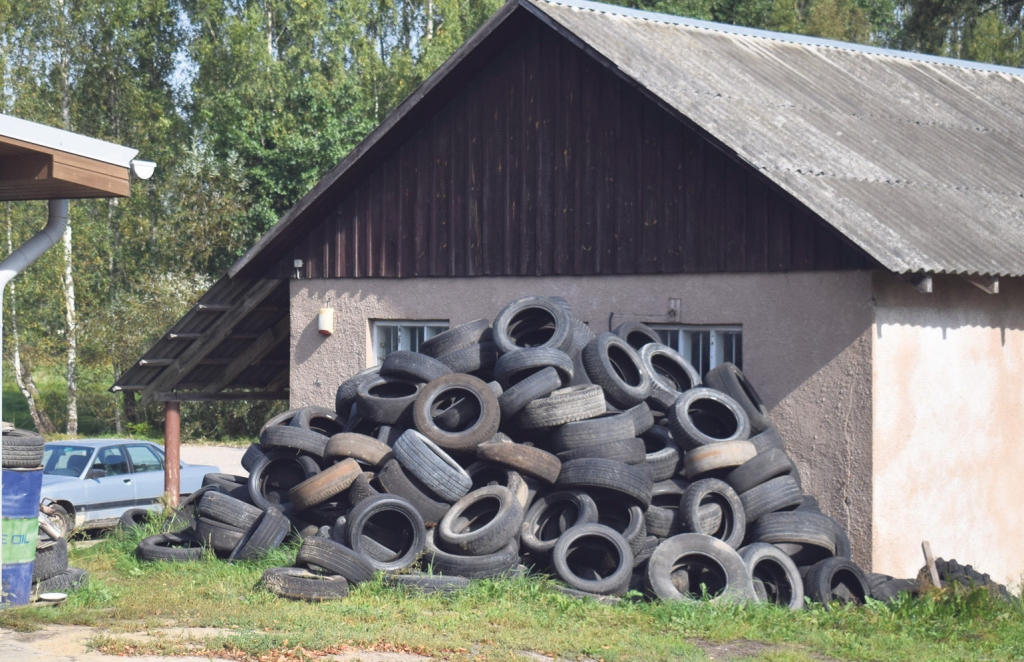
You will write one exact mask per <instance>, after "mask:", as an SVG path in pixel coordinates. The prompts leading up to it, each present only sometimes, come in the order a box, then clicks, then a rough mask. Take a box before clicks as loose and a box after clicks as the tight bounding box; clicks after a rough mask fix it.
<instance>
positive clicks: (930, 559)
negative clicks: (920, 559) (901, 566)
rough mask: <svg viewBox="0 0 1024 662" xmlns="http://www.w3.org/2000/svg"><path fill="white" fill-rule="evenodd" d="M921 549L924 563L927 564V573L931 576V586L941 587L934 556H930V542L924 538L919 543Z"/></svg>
mask: <svg viewBox="0 0 1024 662" xmlns="http://www.w3.org/2000/svg"><path fill="white" fill-rule="evenodd" d="M921 549H922V550H923V551H924V564H925V565H926V566H928V575H929V576H930V577H931V580H932V586H934V587H935V588H942V582H941V581H940V580H939V569H938V568H936V567H935V557H934V556H932V546H931V543H929V542H928V541H927V540H925V541H924V542H922V543H921Z"/></svg>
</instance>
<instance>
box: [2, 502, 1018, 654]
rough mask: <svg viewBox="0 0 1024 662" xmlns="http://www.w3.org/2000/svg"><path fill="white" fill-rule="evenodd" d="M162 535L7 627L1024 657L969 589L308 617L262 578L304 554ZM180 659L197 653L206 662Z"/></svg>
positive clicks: (473, 650)
mask: <svg viewBox="0 0 1024 662" xmlns="http://www.w3.org/2000/svg"><path fill="white" fill-rule="evenodd" d="M162 524H163V523H162V521H161V518H160V517H156V518H154V519H151V520H150V521H148V522H147V523H146V524H145V525H144V526H143V527H141V528H139V529H131V530H126V531H114V532H111V533H110V534H109V536H108V538H107V539H106V540H104V541H103V542H101V543H100V544H97V545H94V546H92V547H89V548H85V549H77V550H74V552H73V554H72V563H73V564H74V565H77V566H81V567H84V568H86V569H87V570H89V572H90V574H91V576H92V581H91V582H90V584H89V587H88V588H86V589H83V590H81V591H78V592H76V593H74V594H72V595H71V597H70V598H69V600H68V602H67V603H66V604H64V605H63V606H61V607H57V608H45V609H44V608H40V609H23V610H12V611H10V612H9V613H8V612H0V626H3V627H17V628H19V629H25V628H31V627H33V626H38V625H39V624H45V623H69V624H82V625H96V626H102V627H104V628H105V629H107V630H109V631H110V632H112V633H115V634H112V635H110V636H111V637H112V638H111V639H110V640H109V641H105V643H104V646H106V647H107V648H108V649H109V650H111V651H114V652H117V651H120V652H122V653H131V654H141V653H145V652H159V651H157V650H156V647H157V644H153V645H152V646H153V647H152V648H146V647H145V646H143V647H142V648H140V647H139V645H138V644H137V643H136V644H131V645H129V644H126V643H124V642H123V641H120V640H118V639H117V636H116V633H117V632H128V631H136V630H145V629H159V628H166V627H169V626H172V625H173V626H179V627H185V626H188V627H217V628H237V633H232V634H217V635H216V636H210V637H207V638H206V639H205V640H203V641H202V642H201V643H202V645H203V646H204V647H205V650H206V651H208V652H209V654H211V655H213V654H217V655H222V656H224V657H230V658H235V659H252V658H256V657H258V656H261V655H265V654H266V653H267V652H268V651H271V650H273V651H276V652H277V654H281V655H284V657H285V659H289V657H290V656H291V653H288V654H287V655H286V654H285V653H283V652H282V651H294V650H299V649H301V650H304V651H332V650H333V651H338V650H341V649H339V646H340V647H342V648H344V647H350V648H357V649H366V648H370V647H373V648H375V649H376V650H415V651H420V652H425V653H429V654H434V655H439V656H442V657H454V658H459V657H474V656H477V655H479V656H482V657H484V658H502V659H507V658H510V657H513V656H515V655H516V653H515V652H516V651H536V652H543V653H547V654H556V655H559V656H563V657H569V658H574V657H587V658H591V659H603V660H606V661H608V662H612V661H618V660H623V661H626V660H686V659H704V653H703V652H702V647H708V646H720V645H723V644H725V643H726V642H733V645H738V644H735V642H740V643H741V644H742V642H744V641H747V642H761V643H759V644H756V646H757V649H756V650H753V649H752V650H751V651H750V653H749V654H750V655H753V656H756V657H757V658H758V659H766V660H767V659H771V660H803V659H813V658H814V657H816V656H818V657H820V656H822V655H827V656H830V657H833V658H838V659H852V660H890V659H913V660H949V659H964V660H970V659H1021V658H1024V611H1022V608H1021V603H1020V601H1019V600H1017V599H1015V600H1012V601H1005V600H1000V599H995V598H992V597H991V596H989V594H988V593H987V592H986V591H984V590H982V589H973V590H971V589H965V588H962V587H958V588H954V589H948V590H944V591H936V592H933V593H929V594H927V595H925V596H923V597H921V598H918V599H912V598H909V597H906V596H904V597H902V598H900V599H899V600H897V601H896V602H895V603H893V604H892V605H885V604H882V603H878V602H871V603H869V604H868V605H866V606H863V607H853V606H838V605H836V606H833V608H832V610H831V611H826V610H825V609H823V608H821V607H820V606H817V605H812V606H810V607H809V608H808V609H806V610H805V611H802V612H797V613H792V612H789V611H787V610H784V609H781V608H777V607H773V606H768V605H757V604H714V603H707V602H695V603H678V602H677V603H667V602H650V603H647V602H632V601H629V600H624V601H623V602H622V603H620V604H619V605H615V606H611V605H605V604H600V603H597V602H593V601H589V600H578V599H576V598H571V597H568V596H566V595H563V594H561V593H559V592H557V591H554V590H553V589H552V586H553V582H552V581H551V580H550V579H547V578H543V577H540V578H538V577H531V578H508V579H495V580H487V581H477V582H472V583H471V585H470V587H469V588H468V589H466V590H464V591H458V592H454V593H449V594H444V593H431V594H423V593H420V592H418V591H417V590H415V589H412V588H407V587H406V588H403V587H399V588H395V587H390V586H388V585H386V584H384V582H383V581H381V580H380V579H378V580H375V581H372V582H367V583H364V584H361V585H359V586H357V587H354V588H353V590H352V592H351V594H350V596H349V597H348V598H347V599H345V600H339V601H336V602H327V603H319V604H310V603H304V602H292V601H288V600H284V599H280V598H277V597H276V596H274V595H272V594H270V593H269V592H267V591H265V590H263V589H261V588H260V587H259V580H260V577H261V576H262V573H263V570H264V569H266V568H268V567H273V566H280V565H291V564H293V563H294V560H295V554H296V551H297V545H296V544H295V543H292V544H289V545H286V546H284V547H282V548H280V549H278V550H275V551H274V552H273V553H272V554H270V555H268V556H267V557H266V558H264V559H261V560H259V561H254V562H242V563H233V564H229V563H226V562H224V561H222V560H217V559H215V558H214V557H213V556H212V554H208V555H206V556H204V557H203V558H202V559H201V560H200V561H197V562H193V563H146V562H142V561H139V560H138V559H137V558H136V556H135V553H134V552H135V546H136V545H137V544H138V541H139V540H140V539H141V538H142V537H143V536H145V535H151V534H153V533H157V532H159V531H160V530H161V527H162ZM119 642H120V643H119ZM167 645H168V644H167V643H166V642H163V643H161V644H159V646H163V647H166V646H167ZM751 645H752V646H754V644H751ZM460 651H462V652H460ZM165 652H166V651H165ZM180 652H181V653H182V654H184V653H185V652H189V654H193V655H194V654H196V653H195V649H194V648H189V649H188V651H185V650H184V649H182V650H181V651H180Z"/></svg>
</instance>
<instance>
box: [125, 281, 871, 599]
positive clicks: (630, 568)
mask: <svg viewBox="0 0 1024 662" xmlns="http://www.w3.org/2000/svg"><path fill="white" fill-rule="evenodd" d="M658 339H659V336H658V334H657V332H655V331H654V330H652V329H650V328H648V327H646V326H644V325H643V324H639V323H635V322H631V323H628V324H624V325H622V326H620V327H619V328H617V329H616V330H615V332H614V333H598V334H595V333H594V332H592V331H591V330H590V329H589V328H588V326H587V325H586V324H585V323H583V322H582V321H580V320H579V319H578V318H576V317H575V316H574V315H573V313H572V310H571V308H570V306H569V303H568V302H567V301H566V300H565V299H563V298H561V297H542V296H529V297H523V298H521V299H517V300H515V301H513V302H511V303H510V304H508V305H507V306H506V307H505V308H504V309H502V310H501V311H499V312H498V314H497V315H496V317H495V320H494V324H493V325H492V324H491V323H490V322H489V321H488V320H485V319H480V320H475V321H472V322H469V323H467V324H463V325H461V326H457V327H455V328H452V329H450V330H448V331H445V332H443V333H441V334H438V335H436V336H434V337H433V338H429V339H427V340H425V341H424V342H423V343H421V345H420V352H419V353H414V352H408V351H397V352H392V353H391V354H389V355H388V356H387V357H386V359H385V361H384V362H383V364H382V365H381V366H379V367H375V368H370V369H367V370H364V371H362V372H359V373H357V374H356V375H354V376H351V377H349V378H348V379H345V380H344V381H342V380H340V379H339V380H338V381H340V382H341V383H340V385H339V386H338V389H337V393H336V398H335V408H334V409H333V410H330V409H324V408H318V407H307V408H304V409H297V410H290V411H287V412H284V413H282V414H279V415H277V416H275V417H274V418H273V419H271V420H270V421H268V422H267V424H266V425H265V426H264V427H263V430H262V431H261V433H260V442H259V444H254V445H253V446H252V447H251V448H250V449H249V450H248V451H247V452H246V454H245V458H243V465H244V466H245V467H246V469H247V471H248V472H249V475H248V476H247V477H233V476H224V475H210V476H207V479H206V480H205V481H204V483H205V484H206V485H208V486H209V489H210V490H213V491H215V492H216V493H217V494H216V495H214V494H206V495H202V496H200V497H199V499H197V500H194V501H193V502H192V503H191V504H190V507H191V508H193V509H194V510H195V513H194V514H195V517H194V521H195V522H196V524H195V525H194V527H193V528H192V529H190V530H186V531H184V532H179V533H178V534H177V535H178V537H177V538H174V539H167V538H161V539H159V540H151V541H150V543H149V544H147V545H146V551H145V553H143V552H142V549H141V547H142V546H141V545H140V556H145V557H147V558H152V557H154V556H156V557H158V558H163V557H166V558H167V559H168V560H189V559H191V558H195V557H196V556H197V554H198V551H197V549H196V547H195V545H196V544H197V543H196V541H197V540H199V539H201V541H202V542H201V544H203V545H206V546H210V547H212V548H213V549H214V551H215V552H216V553H217V554H218V555H221V556H224V557H227V558H232V559H234V558H240V556H245V557H246V558H255V557H256V556H259V555H260V554H261V553H264V552H265V551H266V550H268V549H271V548H273V546H275V544H279V543H280V539H282V538H283V535H282V534H281V530H280V526H279V525H278V526H277V528H275V527H274V526H271V525H270V524H267V522H268V519H273V520H274V521H277V522H278V523H279V522H280V521H281V520H282V519H285V520H286V521H287V522H288V523H289V525H290V529H291V534H292V535H294V536H298V537H301V538H303V539H304V542H303V543H302V546H301V549H300V552H299V555H298V558H297V561H296V566H297V568H298V569H295V570H287V571H286V570H280V569H274V570H268V571H267V575H266V576H265V577H264V582H263V584H264V585H265V586H266V587H267V588H268V589H269V590H271V591H275V592H277V593H278V594H280V595H282V596H286V597H290V598H297V599H308V600H324V599H333V598H341V597H344V595H346V594H347V590H348V587H350V586H351V585H353V584H358V583H360V582H362V581H366V580H367V579H369V578H370V577H372V576H373V574H374V572H377V571H383V572H384V573H385V575H386V577H387V578H388V581H389V582H391V583H394V584H402V585H404V586H408V587H418V588H422V589H423V590H444V591H450V590H458V588H459V587H461V586H464V582H463V580H464V579H480V578H487V577H498V576H502V575H507V574H510V573H513V574H515V573H520V572H522V567H521V566H526V567H528V568H530V569H532V570H533V571H537V572H549V573H551V574H553V575H554V576H555V577H556V578H558V579H560V580H561V581H563V582H565V583H566V584H567V585H568V588H567V589H566V590H567V591H572V592H573V593H572V594H574V595H576V594H579V595H584V596H586V595H590V596H601V597H602V598H603V599H615V598H616V597H617V596H621V595H622V594H623V593H625V592H626V591H627V590H629V589H637V590H640V591H642V592H644V593H646V594H647V595H648V596H650V597H652V598H662V599H674V600H694V599H700V598H701V597H702V595H703V594H704V592H707V594H708V595H709V597H710V598H711V599H716V600H767V601H770V602H775V603H776V604H780V605H783V606H786V607H788V608H799V607H800V606H801V605H802V599H798V598H802V596H803V595H804V594H807V595H811V596H812V597H813V596H815V595H819V594H820V593H821V592H820V591H818V592H817V593H815V592H812V591H809V590H805V589H807V588H808V587H807V586H805V585H804V583H803V580H802V579H801V577H806V576H811V577H812V578H814V581H816V582H818V583H817V585H818V586H823V585H825V584H827V583H828V579H829V577H832V576H833V575H836V573H838V575H836V576H839V577H840V578H842V579H843V581H847V580H849V578H850V577H853V578H855V579H857V580H860V578H863V577H864V573H863V572H861V571H860V570H859V568H856V566H854V565H853V563H852V561H851V560H850V558H851V550H850V546H849V539H848V538H847V536H846V533H845V531H844V530H843V528H842V527H841V526H840V525H839V524H838V523H837V522H836V521H835V520H833V519H832V518H830V517H827V516H826V515H824V514H822V513H820V511H817V507H816V505H815V503H816V502H813V499H810V500H808V499H807V498H805V495H804V493H803V490H802V487H801V485H802V482H801V480H800V475H799V472H798V471H797V469H796V466H795V464H794V463H793V462H792V460H791V459H790V458H789V457H788V456H787V454H786V451H785V445H784V443H783V441H782V439H781V437H780V436H779V433H778V431H777V430H776V429H775V428H774V427H773V426H772V425H771V420H770V418H769V415H768V411H767V408H766V407H765V406H764V404H763V402H761V400H760V398H759V396H758V395H757V392H756V390H755V389H754V387H753V386H752V385H751V384H750V381H749V380H748V379H747V377H746V376H745V375H744V374H743V372H742V371H740V370H739V369H738V368H737V367H736V366H733V365H732V364H729V363H726V364H722V365H719V366H717V367H716V368H715V369H713V370H711V371H710V372H709V373H708V374H707V375H706V376H705V377H704V380H703V383H702V381H701V378H700V375H699V373H698V372H697V371H696V370H694V368H693V366H691V365H690V364H689V362H687V361H686V359H685V358H684V357H683V356H681V355H679V353H678V352H676V351H674V350H672V349H671V348H669V347H667V346H665V345H661V344H659V342H658ZM330 378H331V376H329V375H324V376H323V377H322V379H324V380H329V379H330ZM680 389H683V390H680ZM272 514H273V516H272ZM261 528H262V529H266V530H258V529H261ZM197 529H198V530H199V531H200V533H201V535H197ZM253 538H258V539H259V544H258V545H256V546H255V549H250V550H249V552H248V553H247V554H245V555H242V554H240V551H241V549H242V548H243V547H244V546H245V545H246V544H247V541H251V540H252V539H253ZM144 542H145V541H144ZM249 546H250V547H253V546H252V545H251V544H249ZM160 550H163V551H160ZM822 564H825V565H822ZM683 567H685V568H688V570H687V573H688V578H684V579H680V577H681V575H679V574H678V573H679V572H680V571H679V568H683ZM410 572H412V573H413V574H412V575H410V574H409V573H410ZM829 573H832V574H829ZM325 578H326V579H325ZM458 578H462V580H460V579H458ZM680 587H682V588H680ZM848 593H849V594H850V595H852V596H855V597H856V596H867V595H870V587H869V586H868V585H867V580H866V579H864V580H863V586H854V587H853V588H852V589H851V590H850V591H849V592H848ZM844 595H845V594H844ZM819 597H820V599H826V600H827V599H832V598H833V597H835V596H834V595H832V594H831V593H829V595H825V596H819ZM861 599H863V597H861Z"/></svg>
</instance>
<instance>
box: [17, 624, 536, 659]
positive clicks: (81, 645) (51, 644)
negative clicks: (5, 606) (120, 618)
mask: <svg viewBox="0 0 1024 662" xmlns="http://www.w3.org/2000/svg"><path fill="white" fill-rule="evenodd" d="M235 632H236V631H233V630H220V629H217V628H161V629H160V630H151V631H148V632H134V633H127V634H125V633H115V632H108V631H106V630H103V629H102V628H91V627H81V626H72V625H51V626H47V627H44V628H42V629H39V630H36V631H35V632H15V631H14V630H5V629H3V628H0V642H3V644H2V646H3V655H2V656H0V657H2V658H3V659H4V660H17V661H18V662H43V661H44V660H45V661H46V662H111V661H112V660H119V659H120V660H123V659H124V658H123V657H120V656H117V655H107V654H105V653H101V652H99V651H96V650H90V649H89V642H90V640H92V639H94V638H96V637H101V636H111V637H116V638H118V639H126V640H131V641H138V642H139V643H156V642H158V641H160V640H163V641H167V642H173V643H187V642H189V641H202V640H203V639H205V638H207V637H213V636H218V635H223V634H227V633H232V634H233V633H235ZM211 659H219V658H209V657H169V656H162V655H143V656H139V657H133V658H132V660H133V661H136V662H206V661H207V660H211ZM319 659H321V660H332V661H333V660H337V661H338V662H355V661H356V660H362V662H425V661H426V660H429V659H430V658H426V657H422V656H419V655H409V654H403V653H375V652H353V653H346V654H344V655H331V656H327V657H323V658H319ZM549 659H550V658H549ZM225 662H228V661H225Z"/></svg>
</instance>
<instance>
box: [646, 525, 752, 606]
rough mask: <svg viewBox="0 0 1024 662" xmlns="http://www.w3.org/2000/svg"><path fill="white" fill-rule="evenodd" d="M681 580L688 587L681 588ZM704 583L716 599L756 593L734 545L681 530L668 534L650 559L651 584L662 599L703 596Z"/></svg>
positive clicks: (741, 598) (747, 597) (648, 577)
mask: <svg viewBox="0 0 1024 662" xmlns="http://www.w3.org/2000/svg"><path fill="white" fill-rule="evenodd" d="M680 574H682V575H683V576H682V577H680ZM677 582H680V583H682V582H685V584H684V586H685V590H680V587H679V586H677V585H676V583H677ZM702 584H703V585H704V586H705V587H706V589H707V593H708V596H709V597H710V600H711V601H712V602H723V601H727V602H728V601H744V600H751V599H753V597H754V589H753V584H752V582H751V579H750V573H748V572H747V566H746V565H745V564H744V563H743V559H742V558H740V555H739V554H738V553H737V552H736V550H734V549H733V548H732V547H730V546H729V545H727V544H725V543H724V542H722V541H721V540H718V539H717V538H712V537H711V536H704V535H701V534H698V533H681V534H679V535H678V536H673V537H671V538H668V539H667V540H664V541H662V543H661V544H660V545H658V548H657V549H655V550H654V553H653V554H652V555H651V558H650V560H649V561H648V562H647V574H646V585H647V588H648V590H649V591H650V592H652V593H653V594H654V595H656V596H657V597H659V598H661V599H662V600H700V599H702V597H703V596H702V590H701V588H700V587H701V585H702Z"/></svg>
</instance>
